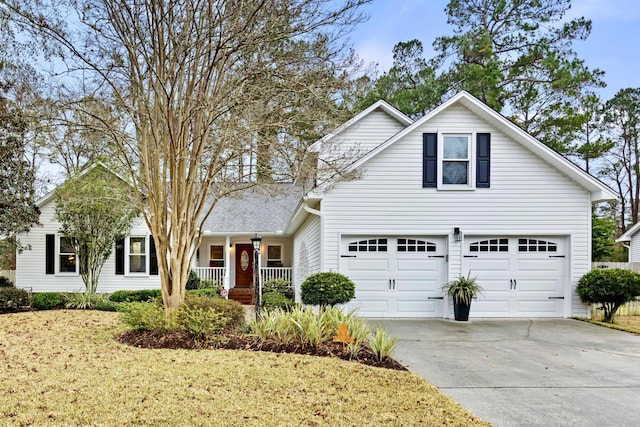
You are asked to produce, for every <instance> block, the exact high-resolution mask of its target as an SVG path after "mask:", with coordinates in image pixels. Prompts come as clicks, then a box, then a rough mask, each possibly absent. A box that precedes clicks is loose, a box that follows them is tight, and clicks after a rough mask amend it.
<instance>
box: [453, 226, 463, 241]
mask: <svg viewBox="0 0 640 427" xmlns="http://www.w3.org/2000/svg"><path fill="white" fill-rule="evenodd" d="M453 240H454V241H456V242H461V241H462V232H460V228H459V227H455V228H454V229H453Z"/></svg>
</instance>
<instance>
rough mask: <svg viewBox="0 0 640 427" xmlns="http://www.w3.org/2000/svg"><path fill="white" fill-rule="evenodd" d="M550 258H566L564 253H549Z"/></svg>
mask: <svg viewBox="0 0 640 427" xmlns="http://www.w3.org/2000/svg"><path fill="white" fill-rule="evenodd" d="M549 258H564V255H549Z"/></svg>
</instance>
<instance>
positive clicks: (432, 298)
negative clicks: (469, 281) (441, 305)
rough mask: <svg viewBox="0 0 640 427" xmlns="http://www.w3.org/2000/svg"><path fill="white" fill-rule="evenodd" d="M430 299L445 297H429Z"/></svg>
mask: <svg viewBox="0 0 640 427" xmlns="http://www.w3.org/2000/svg"><path fill="white" fill-rule="evenodd" d="M428 299H444V297H429V298H428Z"/></svg>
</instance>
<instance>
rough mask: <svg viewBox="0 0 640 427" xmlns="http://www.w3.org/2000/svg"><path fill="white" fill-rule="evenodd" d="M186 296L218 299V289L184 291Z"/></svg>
mask: <svg viewBox="0 0 640 427" xmlns="http://www.w3.org/2000/svg"><path fill="white" fill-rule="evenodd" d="M186 295H195V296H198V297H211V298H214V297H220V291H219V290H218V289H213V288H204V289H193V290H190V291H186Z"/></svg>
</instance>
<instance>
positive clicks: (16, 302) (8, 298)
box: [0, 288, 30, 311]
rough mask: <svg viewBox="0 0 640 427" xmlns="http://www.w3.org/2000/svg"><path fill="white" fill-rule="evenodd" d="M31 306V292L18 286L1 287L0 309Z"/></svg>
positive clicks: (7, 309)
mask: <svg viewBox="0 0 640 427" xmlns="http://www.w3.org/2000/svg"><path fill="white" fill-rule="evenodd" d="M23 307H30V301H29V292H27V291H25V290H24V289H18V288H0V311H16V310H18V309H20V308H23Z"/></svg>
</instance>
